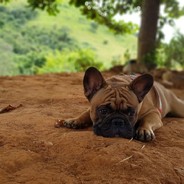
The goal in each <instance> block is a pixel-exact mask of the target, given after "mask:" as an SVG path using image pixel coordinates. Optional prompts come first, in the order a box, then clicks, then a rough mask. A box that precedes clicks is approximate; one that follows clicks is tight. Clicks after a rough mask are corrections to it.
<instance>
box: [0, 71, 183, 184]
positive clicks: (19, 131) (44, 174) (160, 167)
mask: <svg viewBox="0 0 184 184" xmlns="http://www.w3.org/2000/svg"><path fill="white" fill-rule="evenodd" d="M109 75H110V74H105V76H109ZM82 77H83V74H82V73H77V74H50V75H40V76H17V77H1V78H0V108H4V107H6V106H8V105H9V104H11V105H12V106H18V105H19V104H22V105H21V106H18V108H16V109H14V110H11V111H9V112H7V113H1V114H0V183H3V184H5V183H6V184H16V183H26V184H47V183H48V184H60V183H62V184H63V183H67V184H70V183H71V184H75V183H76V184H78V183H79V184H80V183H84V184H85V183H89V184H90V183H91V184H94V183H95V184H98V183H99V184H101V183H109V184H112V183H114V184H117V183H123V184H126V183H127V184H129V183H132V184H137V183H140V184H150V183H153V184H155V183H160V184H166V183H170V184H171V183H172V184H182V183H184V119H177V118H165V119H164V122H165V123H166V125H165V126H164V127H162V128H160V129H159V130H157V131H156V140H155V141H153V142H151V143H142V142H139V141H136V140H132V141H130V140H127V139H123V138H103V137H100V136H96V135H94V134H93V132H92V130H91V128H89V129H84V130H70V129H66V128H60V129H56V128H54V122H55V121H56V120H57V119H60V118H69V117H74V116H76V115H78V114H79V113H81V112H82V111H83V110H85V109H86V108H87V107H88V102H87V100H86V99H85V97H84V95H83V87H82V85H81V84H82ZM172 90H173V91H174V92H175V93H176V94H177V95H178V96H180V97H181V98H183V99H184V90H182V89H172Z"/></svg>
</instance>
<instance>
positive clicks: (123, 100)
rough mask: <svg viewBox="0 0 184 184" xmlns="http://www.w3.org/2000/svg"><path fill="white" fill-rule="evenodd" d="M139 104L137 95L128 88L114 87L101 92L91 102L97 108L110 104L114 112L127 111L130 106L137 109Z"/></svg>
mask: <svg viewBox="0 0 184 184" xmlns="http://www.w3.org/2000/svg"><path fill="white" fill-rule="evenodd" d="M138 103H139V102H138V99H137V97H136V95H135V94H134V93H133V92H132V91H131V90H129V88H128V86H121V87H114V86H111V85H108V86H107V87H106V88H102V89H101V90H99V91H98V92H97V93H96V94H95V95H94V97H93V99H92V100H91V104H94V105H95V106H96V107H97V106H99V105H107V104H110V105H111V107H112V108H113V109H114V110H119V109H126V108H127V107H129V106H131V107H136V106H137V105H138Z"/></svg>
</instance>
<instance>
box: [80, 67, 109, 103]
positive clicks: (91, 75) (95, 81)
mask: <svg viewBox="0 0 184 184" xmlns="http://www.w3.org/2000/svg"><path fill="white" fill-rule="evenodd" d="M106 84H107V83H106V82H105V79H104V78H103V76H102V74H101V73H100V71H99V70H97V69H96V68H95V67H90V68H88V69H87V70H86V72H85V75H84V78H83V86H84V94H85V96H86V97H87V99H88V100H89V101H90V100H91V98H92V97H93V95H94V94H95V93H96V92H97V91H98V90H100V89H101V88H102V87H104V86H105V85H106Z"/></svg>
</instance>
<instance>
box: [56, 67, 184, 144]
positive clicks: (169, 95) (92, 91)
mask: <svg viewBox="0 0 184 184" xmlns="http://www.w3.org/2000/svg"><path fill="white" fill-rule="evenodd" d="M83 87H84V94H85V96H86V98H87V99H88V100H89V102H90V108H89V109H87V110H86V111H85V112H83V113H82V114H81V115H80V116H78V117H76V118H72V119H68V120H62V121H57V122H56V124H55V127H61V126H65V127H68V128H74V129H78V128H85V127H88V126H91V125H92V126H93V131H94V133H95V134H96V135H99V136H104V137H117V136H118V137H123V138H128V139H131V138H135V139H137V140H140V141H151V140H153V139H155V134H154V131H155V130H156V129H158V128H160V127H161V126H162V125H163V122H162V118H163V117H165V116H166V115H167V114H168V113H172V114H173V115H175V116H177V117H182V118H184V101H182V100H181V99H179V98H177V97H176V95H175V94H174V93H173V92H171V91H170V90H168V89H166V88H165V87H164V86H162V85H161V84H159V83H157V82H154V79H153V77H152V76H151V75H150V74H142V75H123V74H122V75H115V76H112V77H111V78H109V79H107V80H105V79H104V77H103V76H102V74H101V72H100V71H99V70H98V69H96V68H94V67H90V68H88V69H87V70H86V72H85V75H84V78H83Z"/></svg>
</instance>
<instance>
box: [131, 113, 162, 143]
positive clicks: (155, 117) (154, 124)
mask: <svg viewBox="0 0 184 184" xmlns="http://www.w3.org/2000/svg"><path fill="white" fill-rule="evenodd" d="M162 125H163V123H162V120H161V117H160V115H159V114H158V113H156V112H152V113H150V114H148V115H146V116H145V117H144V118H143V119H142V120H141V121H140V123H139V126H138V128H137V130H136V133H135V139H138V140H140V141H151V140H153V139H155V134H154V130H156V129H158V128H160V127H161V126H162Z"/></svg>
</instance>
